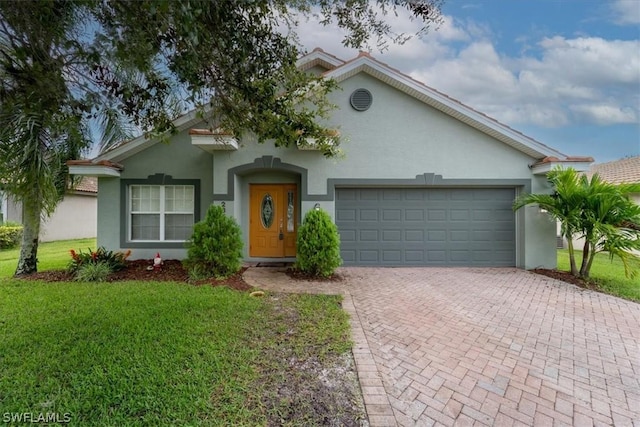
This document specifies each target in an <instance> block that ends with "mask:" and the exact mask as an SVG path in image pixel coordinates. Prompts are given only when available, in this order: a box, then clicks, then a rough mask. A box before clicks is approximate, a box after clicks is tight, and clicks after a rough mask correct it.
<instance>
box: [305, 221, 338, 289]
mask: <svg viewBox="0 0 640 427" xmlns="http://www.w3.org/2000/svg"><path fill="white" fill-rule="evenodd" d="M297 247H298V254H297V261H296V264H295V268H297V269H298V270H300V271H302V272H304V273H307V274H309V275H312V276H321V277H329V276H331V275H332V274H333V273H334V272H335V270H336V268H338V267H339V266H340V265H341V264H342V258H340V235H339V234H338V227H336V225H335V224H334V223H333V221H332V220H331V217H330V216H329V214H328V213H327V212H325V211H323V210H311V211H309V212H307V214H306V215H305V217H304V221H303V222H302V225H301V226H300V229H299V230H298V239H297Z"/></svg>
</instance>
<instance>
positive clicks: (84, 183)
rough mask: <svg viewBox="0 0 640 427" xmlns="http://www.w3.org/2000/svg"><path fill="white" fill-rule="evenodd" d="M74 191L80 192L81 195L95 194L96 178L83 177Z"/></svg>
mask: <svg viewBox="0 0 640 427" xmlns="http://www.w3.org/2000/svg"><path fill="white" fill-rule="evenodd" d="M74 190H75V191H82V192H83V193H97V192H98V178H96V177H93V176H83V177H82V179H81V180H80V182H79V183H78V184H77V185H76V187H75V188H74Z"/></svg>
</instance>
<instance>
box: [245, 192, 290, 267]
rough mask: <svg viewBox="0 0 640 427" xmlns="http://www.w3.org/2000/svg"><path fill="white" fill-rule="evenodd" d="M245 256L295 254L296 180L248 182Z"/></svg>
mask: <svg viewBox="0 0 640 427" xmlns="http://www.w3.org/2000/svg"><path fill="white" fill-rule="evenodd" d="M249 188H250V190H249V195H250V201H249V209H250V211H249V256H252V257H264V258H284V257H295V256H296V228H297V221H296V218H297V217H298V202H297V199H298V190H297V185H296V184H250V185H249Z"/></svg>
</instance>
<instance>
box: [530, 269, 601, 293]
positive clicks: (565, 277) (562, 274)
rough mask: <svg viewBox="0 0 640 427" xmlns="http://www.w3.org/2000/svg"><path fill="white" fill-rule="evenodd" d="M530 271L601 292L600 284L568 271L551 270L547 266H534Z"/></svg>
mask: <svg viewBox="0 0 640 427" xmlns="http://www.w3.org/2000/svg"><path fill="white" fill-rule="evenodd" d="M530 271H532V272H533V273H536V274H541V275H543V276H547V277H551V278H553V279H557V280H561V281H563V282H567V283H571V284H572V285H576V286H578V287H580V288H584V289H590V290H592V291H599V292H600V289H599V288H598V285H596V284H595V283H593V282H591V281H589V280H585V279H580V278H579V277H575V276H573V275H571V273H569V272H568V271H561V270H550V269H546V268H534V269H533V270H530Z"/></svg>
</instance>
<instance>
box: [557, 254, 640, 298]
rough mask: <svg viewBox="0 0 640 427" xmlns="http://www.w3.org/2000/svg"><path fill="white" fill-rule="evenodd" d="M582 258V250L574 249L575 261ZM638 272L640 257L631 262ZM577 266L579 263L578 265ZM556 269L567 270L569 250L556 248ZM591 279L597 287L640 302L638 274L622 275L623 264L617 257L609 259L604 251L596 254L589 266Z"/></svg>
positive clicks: (639, 278) (639, 269) (639, 277)
mask: <svg viewBox="0 0 640 427" xmlns="http://www.w3.org/2000/svg"><path fill="white" fill-rule="evenodd" d="M581 259H582V252H581V251H576V262H578V263H579V262H580V260H581ZM633 263H634V264H635V268H636V269H637V270H638V271H639V273H640V258H636V259H635V261H634V262H633ZM578 267H579V265H578ZM558 269H559V270H565V271H569V270H570V267H569V251H568V250H566V249H559V250H558ZM591 279H592V281H593V282H595V283H596V284H597V286H598V288H599V289H601V290H602V291H603V292H606V293H608V294H611V295H616V296H619V297H621V298H625V299H629V300H632V301H638V302H640V275H638V276H636V277H635V278H627V277H625V275H624V266H623V265H622V261H620V259H619V258H613V261H612V260H610V259H609V255H608V254H606V253H598V254H596V257H595V259H594V260H593V266H592V267H591Z"/></svg>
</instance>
